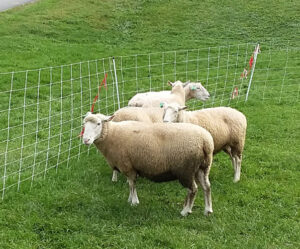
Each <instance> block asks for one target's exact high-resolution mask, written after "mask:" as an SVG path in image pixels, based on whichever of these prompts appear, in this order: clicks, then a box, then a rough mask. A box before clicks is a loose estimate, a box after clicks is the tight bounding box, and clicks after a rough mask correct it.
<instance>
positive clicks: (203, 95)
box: [128, 81, 210, 107]
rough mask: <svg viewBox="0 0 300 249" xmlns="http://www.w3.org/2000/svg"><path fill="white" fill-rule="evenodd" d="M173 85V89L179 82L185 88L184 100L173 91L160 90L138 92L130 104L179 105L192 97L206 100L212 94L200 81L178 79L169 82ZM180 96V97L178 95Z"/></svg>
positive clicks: (140, 105) (137, 105)
mask: <svg viewBox="0 0 300 249" xmlns="http://www.w3.org/2000/svg"><path fill="white" fill-rule="evenodd" d="M168 83H169V84H170V85H171V86H172V91H173V89H174V86H176V85H178V84H179V83H180V84H181V85H182V86H183V88H184V100H183V98H182V97H180V98H179V101H178V100H177V99H176V98H175V99H174V95H172V91H160V92H146V93H138V94H136V95H135V96H133V97H132V98H131V99H130V100H129V102H128V106H136V107H151V106H152V107H159V106H160V103H161V102H165V103H177V104H179V105H185V103H184V104H180V103H182V102H183V101H184V102H185V101H188V100H190V99H192V98H196V99H199V100H202V101H206V100H207V99H209V97H210V95H209V93H208V91H207V90H206V89H205V88H204V86H202V84H201V83H200V82H196V83H195V82H189V81H188V82H186V83H182V82H181V81H176V82H174V83H172V82H170V81H169V82H168ZM177 98H178V97H177Z"/></svg>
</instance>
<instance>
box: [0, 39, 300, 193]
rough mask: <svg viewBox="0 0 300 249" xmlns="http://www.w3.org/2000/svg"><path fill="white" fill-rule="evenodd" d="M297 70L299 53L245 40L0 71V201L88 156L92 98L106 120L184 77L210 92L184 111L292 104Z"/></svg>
mask: <svg viewBox="0 0 300 249" xmlns="http://www.w3.org/2000/svg"><path fill="white" fill-rule="evenodd" d="M256 56H257V58H256ZM299 69H300V49H299V48H297V47H296V48H295V47H288V46H285V47H280V46H275V45H273V44H260V49H259V48H258V47H257V44H254V43H247V44H237V45H228V46H216V47H208V48H199V49H192V50H180V51H168V52H159V53H149V54H138V55H132V56H119V57H115V58H113V57H109V58H103V59H97V60H91V61H85V62H79V63H74V64H69V65H61V66H55V67H48V68H40V69H36V70H26V71H18V72H9V73H0V120H1V122H0V188H1V193H2V198H4V196H5V193H6V191H7V190H8V189H15V190H16V191H17V190H19V189H20V188H21V187H22V185H23V184H25V182H27V183H26V184H29V185H30V186H32V185H33V183H34V181H35V179H36V178H38V177H46V175H47V172H48V171H49V170H50V169H53V170H56V171H57V170H58V168H59V167H70V166H71V163H72V161H73V160H78V159H79V158H80V155H81V154H82V153H89V152H90V150H89V148H87V147H85V146H84V145H82V142H81V141H80V137H79V134H80V131H81V129H82V119H83V116H84V115H85V113H86V112H88V111H90V108H91V105H92V103H93V101H94V98H95V96H99V97H98V99H97V102H96V104H95V107H94V112H101V113H103V114H107V115H109V114H112V113H113V112H114V111H116V110H117V109H118V108H119V106H120V107H124V106H127V103H128V100H129V99H130V98H131V97H133V96H134V95H135V94H136V93H139V92H146V91H160V90H169V89H170V88H169V87H168V85H167V82H168V81H169V80H170V81H176V80H181V81H182V82H185V81H188V80H190V81H192V82H201V83H202V84H203V86H204V87H205V88H206V89H207V90H208V91H209V92H210V95H211V97H210V100H208V101H206V102H205V103H203V102H199V101H196V100H191V101H189V102H188V106H189V108H190V109H191V110H193V109H200V108H205V107H212V106H229V105H231V104H238V103H244V102H245V100H246V96H247V97H248V98H249V100H251V101H252V100H255V101H258V102H261V103H262V104H263V103H264V102H267V101H276V102H281V101H289V102H295V101H298V100H299V95H300V83H299V78H300V70H299ZM106 75H107V79H106V81H105V84H103V85H102V84H101V82H102V83H103V79H104V78H105V77H106ZM249 83H250V84H249ZM251 83H252V84H251ZM250 85H251V87H250ZM99 86H100V87H99ZM247 92H248V95H247Z"/></svg>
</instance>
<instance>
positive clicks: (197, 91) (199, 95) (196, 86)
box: [183, 82, 210, 101]
mask: <svg viewBox="0 0 300 249" xmlns="http://www.w3.org/2000/svg"><path fill="white" fill-rule="evenodd" d="M183 87H184V89H185V90H186V91H188V92H189V94H188V99H192V98H196V99H199V100H202V101H206V100H208V99H209V97H210V94H209V92H208V91H207V90H206V88H205V87H204V86H202V84H201V83H200V82H197V83H196V82H186V83H185V84H184V85H183Z"/></svg>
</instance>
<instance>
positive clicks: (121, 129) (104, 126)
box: [83, 113, 214, 216]
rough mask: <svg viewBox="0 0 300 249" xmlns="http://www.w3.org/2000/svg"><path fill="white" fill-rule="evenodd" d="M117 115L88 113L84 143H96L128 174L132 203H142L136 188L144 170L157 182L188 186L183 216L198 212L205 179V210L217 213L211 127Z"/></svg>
mask: <svg viewBox="0 0 300 249" xmlns="http://www.w3.org/2000/svg"><path fill="white" fill-rule="evenodd" d="M112 118H113V117H108V118H107V117H104V116H103V115H97V114H91V113H88V114H87V116H86V117H85V118H84V128H85V129H84V134H83V143H84V144H86V145H91V144H92V143H94V145H95V146H96V147H97V149H98V150H99V151H100V152H101V153H102V154H103V155H104V157H105V158H106V160H107V162H108V164H109V165H110V167H112V168H117V169H118V170H119V171H120V172H122V173H123V174H124V175H125V176H126V177H127V180H128V183H129V190H130V194H129V198H128V201H129V202H131V204H132V205H136V204H138V203H139V200H138V196H137V192H136V188H135V182H136V178H137V174H138V175H139V176H141V177H146V178H148V179H150V180H152V181H156V182H163V181H171V180H176V179H178V180H179V182H180V183H181V184H182V185H183V186H184V187H186V188H188V194H187V198H186V201H185V204H184V208H183V210H182V211H181V214H182V215H183V216H185V215H187V214H189V213H191V212H192V207H193V204H194V200H195V197H196V193H197V191H198V186H197V184H199V183H200V185H201V187H202V189H203V192H204V199H205V211H204V213H205V214H206V215H207V214H210V213H212V201H211V190H210V182H209V178H208V176H209V171H210V167H211V162H212V156H213V150H214V146H213V139H212V137H211V135H210V134H209V132H207V131H206V130H205V129H203V128H201V127H199V126H196V125H192V124H164V123H156V124H147V123H142V122H136V121H123V122H109V121H110V120H111V119H112Z"/></svg>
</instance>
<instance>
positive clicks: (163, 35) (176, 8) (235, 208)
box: [0, 0, 300, 249]
mask: <svg viewBox="0 0 300 249" xmlns="http://www.w3.org/2000/svg"><path fill="white" fill-rule="evenodd" d="M299 9H300V3H299V1H284V0H278V1H275V0H273V1H271V2H270V1H254V2H253V1H244V0H242V1H237V0H234V1H212V0H207V1H196V0H194V1H193V0H190V1H188V0H186V1H184V0H168V1H166V0H153V1H150V0H149V1H147V0H135V1H133V0H122V1H121V0H104V1H100V0H87V1H81V0H39V1H37V2H36V3H34V4H28V5H26V6H23V7H18V8H16V9H13V10H9V11H6V12H2V13H0V51H1V60H0V72H6V71H19V70H27V69H32V68H41V67H48V66H54V65H61V64H69V63H74V62H77V61H86V60H92V59H97V58H102V57H108V56H112V55H114V56H118V55H128V54H135V53H148V52H157V51H158V52H159V51H170V50H178V49H188V48H199V47H201V48H207V47H209V46H218V45H228V44H238V43H248V42H250V43H252V42H253V43H256V42H261V44H262V54H261V55H260V57H259V60H258V64H257V69H258V70H257V72H256V74H255V78H254V82H253V83H254V84H253V86H252V89H251V98H250V100H249V101H248V102H247V103H244V101H232V102H231V105H232V106H233V107H236V108H237V109H239V110H241V111H242V112H243V113H244V114H245V115H246V116H247V119H248V130H247V141H246V147H245V152H244V159H243V163H242V177H241V182H239V183H238V184H233V183H232V178H233V169H232V167H231V163H230V160H229V158H228V157H227V156H226V155H225V154H224V153H223V154H222V153H220V154H218V155H216V156H215V158H214V163H213V167H212V170H211V176H210V180H211V184H212V198H213V209H214V213H213V215H212V216H210V217H205V216H204V215H203V208H204V207H203V195H202V191H201V190H200V191H199V192H198V196H197V198H196V203H195V207H194V211H193V214H192V215H190V216H188V217H185V218H182V217H180V214H179V211H180V210H181V208H182V204H183V200H184V197H185V195H186V190H185V189H183V188H182V187H181V186H180V185H179V183H178V182H170V183H162V184H155V183H151V182H149V181H147V180H145V179H139V180H138V183H137V192H138V194H139V199H140V205H139V206H138V207H131V206H130V205H129V204H128V203H127V197H128V186H127V183H126V179H125V178H124V177H120V181H119V182H117V183H112V182H111V179H110V178H111V170H110V168H109V167H108V166H107V163H106V162H105V160H104V158H103V157H102V156H101V155H99V154H98V153H96V152H95V150H94V149H91V151H90V155H87V154H86V153H85V154H83V155H82V156H81V157H80V160H79V161H77V160H73V161H71V163H70V165H68V166H70V167H69V168H67V165H66V163H65V164H62V165H60V166H59V167H58V173H57V174H56V172H55V170H50V171H49V172H48V174H47V177H46V179H45V180H43V179H42V177H40V178H37V179H36V180H35V181H34V183H33V186H32V187H31V184H30V181H28V182H24V184H23V183H22V184H21V188H20V191H19V192H17V190H16V186H15V187H14V188H12V189H10V191H8V193H7V195H6V197H5V199H4V201H2V202H0V210H1V211H0V248H16V249H21V248H24V249H25V248H26V249H27V248H84V249H86V248H230V249H231V248H298V247H300V241H299V235H300V226H299V212H298V209H299V205H300V203H299V195H300V191H299V189H300V188H299V178H300V172H299V164H300V156H299V151H300V143H299V141H300V136H299V135H300V133H299V129H300V126H299V124H300V103H299V101H298V100H299V96H300V95H299V90H300V87H299V84H298V83H297V82H298V81H299V65H300V64H299V45H300V44H299V37H300V31H299V30H300V28H299V27H300V22H299V13H298V12H299ZM270 42H271V43H273V44H275V45H274V46H273V47H272V49H275V50H276V49H277V48H278V49H280V50H278V52H276V51H275V52H274V54H273V53H272V57H271V56H270V55H271V54H270V53H269V52H268V49H269V45H268V44H270ZM287 43H288V44H289V45H290V46H291V47H294V48H296V49H295V50H290V51H287V52H286V44H287ZM297 47H298V50H297ZM241 48H242V47H241ZM227 49H228V47H225V48H224V49H223V50H222V51H221V66H224V67H225V68H222V67H221V69H220V70H219V67H217V65H218V63H219V62H220V60H218V59H217V56H218V55H220V50H219V51H218V47H217V48H215V49H214V50H213V49H212V50H211V57H212V59H211V61H210V63H211V64H210V67H211V68H212V69H211V70H210V72H209V73H210V75H209V77H210V79H209V82H206V84H208V83H209V84H208V85H207V86H208V89H209V91H210V92H211V93H213V92H214V94H213V95H212V96H214V97H213V100H214V99H215V96H222V102H220V101H219V102H218V103H216V105H217V104H225V105H227V104H229V103H230V102H227V97H226V96H227V95H228V93H229V94H230V91H231V89H229V90H228V92H226V94H227V95H225V97H224V99H225V100H226V101H225V102H223V95H224V90H225V86H226V80H227V73H226V72H228V69H227V71H226V62H227V63H228V61H229V60H228V59H227V57H226V56H227V54H228V56H229V50H227ZM234 49H237V47H236V46H235V47H234ZM203 51H204V50H203ZM249 51H251V49H249ZM251 52H252V51H251ZM235 53H236V50H233V49H232V50H231V51H230V56H231V57H230V58H231V59H230V63H232V64H234V63H235V62H236V58H237V56H236V54H235ZM240 53H241V52H240ZM204 55H207V50H205V51H204V52H203V56H204ZM178 56H179V57H178V58H181V59H182V61H184V60H185V54H184V53H182V54H181V55H178ZM180 56H181V57H180ZM189 56H194V57H195V56H196V55H195V53H194V54H190V55H189ZM249 56H250V54H249ZM249 56H248V55H247V56H244V54H242V53H241V59H240V60H245V62H246V63H247V61H246V60H248V59H249ZM244 57H245V59H244ZM270 58H271V59H270ZM286 58H288V59H289V60H288V62H289V64H288V66H289V68H288V70H284V67H285V62H286ZM142 59H143V60H147V58H146V57H145V58H142ZM158 59H159V58H158ZM167 59H168V58H167V56H166V57H165V61H167ZM172 60H173V59H172V57H171V56H170V61H172ZM270 61H271V62H270ZM206 63H207V60H205V61H203V65H202V64H201V63H200V65H199V66H200V67H203V68H205V67H206ZM94 64H95V62H94ZM94 64H91V65H94ZM187 65H188V66H189V67H191V69H190V70H193V69H195V68H194V67H195V65H192V64H184V63H181V64H180V63H178V69H182V70H181V71H182V72H184V70H185V67H186V66H187ZM268 65H269V66H270V67H271V68H272V70H271V72H270V73H269V71H267V70H266V68H267V66H268ZM243 66H244V64H243V63H241V65H239V67H238V76H239V74H240V71H241V69H242V68H243ZM262 69H263V70H262ZM51 70H52V69H51ZM73 70H74V72H76V75H73V77H74V78H77V81H76V80H74V82H73V81H72V83H74V86H73V87H74V88H73V92H75V93H76V94H77V95H76V96H75V97H74V99H73V98H72V101H74V103H76V102H77V104H78V101H80V93H81V92H82V84H81V86H80V82H81V80H79V78H80V75H79V73H78V72H79V71H80V72H81V70H82V71H83V74H84V75H86V74H87V71H88V69H87V64H84V65H83V68H82V69H81V68H80V69H79V65H74V68H73ZM152 70H153V72H152V73H153V75H155V74H154V72H155V70H156V71H157V72H158V75H159V72H160V71H159V70H161V65H160V64H159V67H157V68H152ZM168 70H169V71H170V72H172V70H173V66H172V68H171V66H169V68H168V65H166V68H165V71H164V73H165V74H167V73H168ZM234 70H235V69H234V67H233V68H231V69H230V72H232V74H230V75H229V76H228V82H229V81H233V80H234V83H235V80H236V79H235V74H234ZM92 73H93V72H92ZM134 73H135V71H130V69H129V70H128V71H127V72H125V75H127V77H128V79H130V80H131V81H129V82H130V85H128V86H127V85H126V87H127V89H124V85H123V88H122V89H121V91H123V90H125V91H127V90H128V91H132V92H133V91H134V90H135V89H136V86H135V84H136V82H135V81H134V80H132V79H134V76H135V75H134ZM178 73H180V70H178ZM64 74H65V75H66V79H70V78H71V76H70V71H69V68H65V69H64ZM207 74H208V72H206V71H204V70H203V72H202V74H200V75H199V79H200V80H201V81H203V82H205V81H206V79H207V81H208V76H207ZM141 75H142V76H144V77H145V80H144V81H141V82H140V84H141V85H140V87H141V89H139V90H143V87H144V86H145V85H146V84H148V81H149V79H148V78H149V77H150V76H149V75H148V68H147V69H143V68H142V69H141ZM172 75H173V72H172ZM175 76H176V75H175ZM180 76H181V77H183V78H184V79H185V78H186V79H192V80H195V79H198V74H197V75H196V73H195V72H193V71H192V72H191V73H189V75H188V74H186V75H185V74H182V75H180ZM284 76H285V77H286V79H285V81H283V80H282V79H283V77H284ZM14 77H15V78H14V82H15V85H14V87H15V88H14V89H15V90H17V91H16V92H15V93H14V95H13V97H14V98H13V101H12V103H11V104H12V105H11V106H12V107H18V109H17V110H13V111H12V113H11V114H10V115H11V117H12V120H11V123H10V125H16V126H17V127H16V128H14V129H13V130H12V131H13V132H11V133H12V134H11V138H16V139H15V140H14V142H11V143H10V146H11V147H10V149H13V148H14V147H16V148H19V147H20V144H21V140H20V137H21V135H22V126H18V125H20V124H22V121H23V119H24V120H25V122H29V121H30V120H31V119H33V120H35V119H36V118H37V117H36V113H37V107H36V106H37V105H36V103H37V97H36V85H34V84H36V81H37V78H38V71H34V72H30V73H29V74H28V84H29V85H28V87H29V88H28V90H27V93H26V97H27V98H26V102H25V103H26V104H29V105H30V104H31V106H27V108H26V115H23V113H24V112H25V107H23V102H24V100H23V98H24V92H23V91H22V89H23V87H24V82H27V81H26V80H25V77H27V76H26V75H25V73H20V74H16V75H15V76H14ZM95 78H96V77H95V76H94V79H92V81H93V82H92V84H94V85H93V87H94V88H95V89H96V88H97V80H96V79H95ZM215 78H216V79H217V80H218V79H219V82H218V87H219V88H218V89H217V88H216V87H214V86H217V85H216V84H215V82H214V79H215ZM101 79H102V76H101ZM224 79H225V83H224ZM266 79H268V82H267V81H266ZM60 80H61V79H60V68H59V67H58V68H56V69H53V82H60ZM69 82H70V81H67V83H66V84H64V86H63V93H61V92H60V91H61V88H60V84H56V85H54V84H53V86H52V89H51V91H52V94H53V96H54V95H55V97H57V98H59V97H60V96H63V95H65V94H66V95H69V94H70V85H69ZM157 82H161V78H159V77H158V78H157V79H155V78H153V82H152V83H153V84H156V83H157ZM237 82H240V81H238V80H237ZM282 82H283V83H284V87H285V88H284V89H285V90H284V91H283V95H282V96H283V97H284V99H282V101H281V102H280V103H278V101H277V99H276V101H275V98H278V96H279V95H280V91H282ZM81 83H82V82H81ZM83 83H86V84H84V86H83V87H87V85H88V79H87V78H85V79H83ZM30 84H33V85H30ZM41 84H44V85H43V87H41V90H40V100H41V102H42V101H44V102H43V103H42V104H40V107H39V118H40V119H43V121H40V122H39V125H40V129H42V128H43V129H44V130H42V132H40V133H39V134H38V135H39V136H38V137H36V135H35V133H34V132H35V130H36V127H35V125H36V124H35V123H33V124H32V123H29V124H27V125H26V132H28V133H29V134H27V133H26V134H27V137H26V139H25V141H24V144H25V145H26V143H27V142H28V144H32V145H31V146H30V147H28V148H27V149H24V151H23V153H24V155H23V156H27V155H28V157H30V156H31V157H32V156H33V150H34V142H35V141H40V143H39V149H46V148H47V143H48V139H47V136H48V132H49V130H48V127H49V123H48V121H47V118H48V117H49V116H50V115H53V116H54V115H56V114H57V116H56V118H53V119H52V122H53V124H55V122H56V123H58V122H59V121H60V120H62V119H63V120H68V121H70V120H72V123H71V126H72V125H73V118H74V119H76V122H75V123H74V124H75V125H76V126H78V127H77V128H78V131H77V130H75V132H79V130H80V122H81V116H80V114H81V113H82V112H85V111H86V110H83V108H82V104H81V108H79V109H77V110H76V111H75V112H74V117H73V116H71V114H70V113H69V112H68V110H70V109H71V108H72V104H73V102H72V101H70V98H66V99H64V100H63V102H62V104H63V110H64V114H63V117H62V119H60V118H61V116H60V111H61V109H60V108H61V106H60V102H59V101H53V104H52V106H51V108H52V113H49V107H50V106H49V101H48V100H49V99H48V98H49V95H50V94H49V69H47V70H45V72H44V74H42V77H41ZM157 84H158V83H157ZM224 84H225V85H224ZM228 84H229V83H228ZM239 84H240V86H241V87H240V88H239V90H240V91H243V92H242V93H243V94H245V91H246V85H242V83H239ZM223 85H224V87H223ZM154 86H156V85H154ZM266 86H268V89H269V90H268V91H267V92H264V90H265V89H266ZM30 87H32V88H30ZM71 88H72V86H71ZM0 89H1V95H0V107H1V110H5V112H1V113H0V119H1V120H0V124H1V126H0V128H1V129H0V130H3V129H2V128H6V127H7V122H8V120H7V110H8V108H9V95H7V94H6V93H8V92H9V89H10V75H8V76H5V75H4V76H1V78H0ZM87 89H88V88H84V89H83V90H85V93H84V94H85V95H84V96H88V90H87ZM223 89H224V90H223ZM217 90H218V91H217ZM109 91H111V88H110V86H109ZM219 91H220V92H219ZM222 92H223V95H222ZM262 92H263V93H264V95H263V96H262ZM60 94H61V95H60ZM216 94H217V95H216ZM228 96H229V95H228ZM280 96H281V95H280ZM129 97H130V94H128V95H125V100H124V95H123V103H122V104H124V103H126V100H127V98H129ZM262 99H264V100H265V101H264V102H263V101H261V100H262ZM216 100H219V99H216ZM27 101H28V102H27ZM112 101H113V100H112V98H110V99H108V102H109V103H108V104H109V105H110V109H109V112H111V111H112V110H113V109H112V108H115V104H112ZM211 101H212V100H210V102H209V103H208V106H210V104H212V102H211ZM106 104H107V103H100V104H99V105H100V106H101V108H104V107H103V106H104V105H106ZM83 105H84V108H87V109H89V107H90V103H89V99H88V97H85V102H84V103H83ZM99 105H98V106H99ZM78 106H80V105H78ZM112 106H113V107H112ZM106 111H107V109H106ZM52 127H53V126H52ZM59 129H60V126H57V127H55V128H54V130H53V131H54V133H55V132H59ZM69 131H70V123H66V124H65V125H64V126H63V128H62V132H66V135H65V137H64V136H63V137H62V138H63V139H64V140H66V142H67V144H66V145H65V147H66V149H68V148H69V139H70V137H69ZM31 132H32V133H33V134H34V135H32V136H30V133H31ZM76 134H77V133H74V134H73V135H74V136H76ZM6 137H7V134H6V131H4V132H2V134H1V133H0V140H1V143H0V150H1V151H0V153H1V157H0V163H1V166H3V161H4V156H3V155H4V150H5V146H6V143H4V142H3V141H5V139H6ZM27 139H28V140H27ZM58 141H59V137H55V138H54V139H52V140H51V143H50V146H54V144H55V143H58ZM77 143H78V140H76V141H75V144H77ZM70 144H71V143H70ZM82 147H83V146H82ZM62 149H64V147H62ZM77 150H78V147H75V149H74V153H77ZM82 151H85V148H84V149H83V150H82ZM17 153H19V151H17ZM17 153H15V152H12V153H10V155H9V156H10V157H11V158H12V159H14V160H16V161H17V164H16V168H12V169H8V172H9V170H11V171H16V170H17V169H18V168H19V162H18V160H19V154H17ZM72 153H73V150H72ZM75 155H77V154H75ZM54 156H55V157H54V159H53V160H52V159H51V160H49V165H48V166H51V165H52V164H50V163H53V162H54V166H55V162H56V161H57V158H56V154H55V155H54ZM50 157H51V154H50ZM76 157H77V156H76ZM37 160H38V158H37ZM24 165H25V163H24ZM41 167H43V168H44V165H42V166H41ZM43 168H42V169H43ZM0 170H1V171H3V167H1V168H0ZM28 170H29V172H28V174H29V176H30V174H31V172H32V169H31V168H29V169H28ZM2 175H3V173H1V174H0V176H2ZM25 176H27V175H26V174H24V177H25ZM16 177H17V176H16ZM1 178H3V177H1ZM0 185H1V187H2V182H1V181H0Z"/></svg>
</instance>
